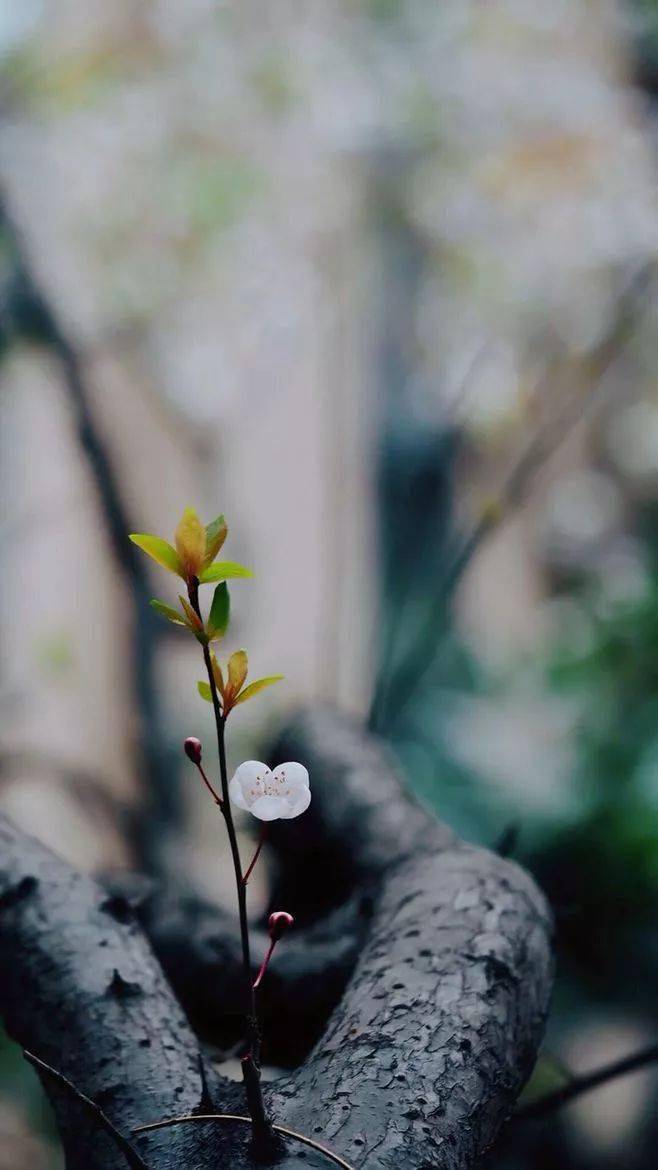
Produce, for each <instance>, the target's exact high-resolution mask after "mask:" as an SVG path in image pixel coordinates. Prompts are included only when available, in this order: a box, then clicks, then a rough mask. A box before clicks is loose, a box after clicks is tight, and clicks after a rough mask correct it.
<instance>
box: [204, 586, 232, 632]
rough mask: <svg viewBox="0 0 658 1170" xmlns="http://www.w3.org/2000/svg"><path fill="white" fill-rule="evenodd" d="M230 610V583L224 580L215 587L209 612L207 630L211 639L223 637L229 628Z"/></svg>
mask: <svg viewBox="0 0 658 1170" xmlns="http://www.w3.org/2000/svg"><path fill="white" fill-rule="evenodd" d="M229 611H230V601H229V595H228V585H227V584H226V582H225V581H222V582H221V584H220V585H218V586H217V588H216V589H215V593H214V595H213V599H212V605H211V607H210V613H209V614H208V621H207V622H206V630H207V632H208V637H209V638H210V639H212V638H217V637H220V638H221V637H222V635H223V634H225V633H226V630H227V628H228V619H229Z"/></svg>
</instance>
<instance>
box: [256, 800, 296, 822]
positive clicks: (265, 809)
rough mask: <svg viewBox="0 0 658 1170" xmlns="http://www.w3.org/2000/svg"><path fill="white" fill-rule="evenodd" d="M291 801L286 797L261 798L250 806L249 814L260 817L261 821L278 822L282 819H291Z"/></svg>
mask: <svg viewBox="0 0 658 1170" xmlns="http://www.w3.org/2000/svg"><path fill="white" fill-rule="evenodd" d="M289 808H290V803H289V801H287V800H286V798H285V797H284V796H259V797H258V800H255V801H254V803H253V804H252V805H251V806H250V808H249V812H250V813H253V815H254V816H255V817H258V819H259V821H277V820H278V819H279V818H280V817H284V818H285V817H289V816H291V815H292V814H291V813H290V812H289V811H288V809H289Z"/></svg>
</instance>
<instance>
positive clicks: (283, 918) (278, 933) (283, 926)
mask: <svg viewBox="0 0 658 1170" xmlns="http://www.w3.org/2000/svg"><path fill="white" fill-rule="evenodd" d="M294 921H295V920H294V918H293V916H292V914H288V912H287V911H286V910H275V911H274V913H273V914H270V918H269V923H268V926H269V934H270V945H269V947H268V948H267V954H266V955H265V958H264V959H263V962H262V963H261V966H260V971H259V972H258V974H257V976H256V979H255V982H254V991H257V990H258V988H259V987H260V985H261V983H262V982H263V979H264V977H265V972H266V971H267V968H268V966H269V962H270V959H271V958H272V955H273V953H274V948H275V946H276V944H277V943H278V941H279V939H280V938H281V937H282V936H283V935H284V934H285V932H286V931H287V930H289V928H290V927H291V926H292V924H293V922H294Z"/></svg>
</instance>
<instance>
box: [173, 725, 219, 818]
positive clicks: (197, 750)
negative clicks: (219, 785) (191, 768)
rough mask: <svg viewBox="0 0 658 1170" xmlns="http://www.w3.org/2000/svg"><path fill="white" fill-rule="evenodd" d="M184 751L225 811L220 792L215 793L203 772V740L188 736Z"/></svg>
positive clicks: (216, 802)
mask: <svg viewBox="0 0 658 1170" xmlns="http://www.w3.org/2000/svg"><path fill="white" fill-rule="evenodd" d="M183 750H184V752H185V755H186V756H187V758H188V760H191V761H192V763H193V764H194V765H195V766H196V767H197V768H198V769H199V775H200V776H201V779H202V780H203V783H204V784H205V786H206V788H207V789H208V792H209V793H210V795H211V796H212V798H213V800H214V802H215V804H216V805H217V807H218V808H220V809H222V811H224V802H223V800H222V798H221V796H220V795H219V793H218V792H216V791H215V789H214V787H213V785H212V784H211V783H210V780H209V779H208V777H207V776H206V773H205V772H204V770H203V764H202V763H201V750H202V749H201V740H199V739H197V738H196V736H194V735H188V737H187V739H186V740H185V743H184V744H183Z"/></svg>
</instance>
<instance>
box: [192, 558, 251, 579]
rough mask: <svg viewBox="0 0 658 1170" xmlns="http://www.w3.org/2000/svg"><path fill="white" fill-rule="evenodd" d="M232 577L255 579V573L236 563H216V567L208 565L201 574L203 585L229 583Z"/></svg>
mask: <svg viewBox="0 0 658 1170" xmlns="http://www.w3.org/2000/svg"><path fill="white" fill-rule="evenodd" d="M230 577H253V573H252V571H251V569H246V568H245V567H244V565H238V564H237V563H236V562H235V561H216V563H215V564H214V565H208V567H207V568H206V569H202V570H201V572H200V573H199V581H200V582H201V584H202V585H210V584H211V583H212V582H213V581H228V580H229V578H230Z"/></svg>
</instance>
